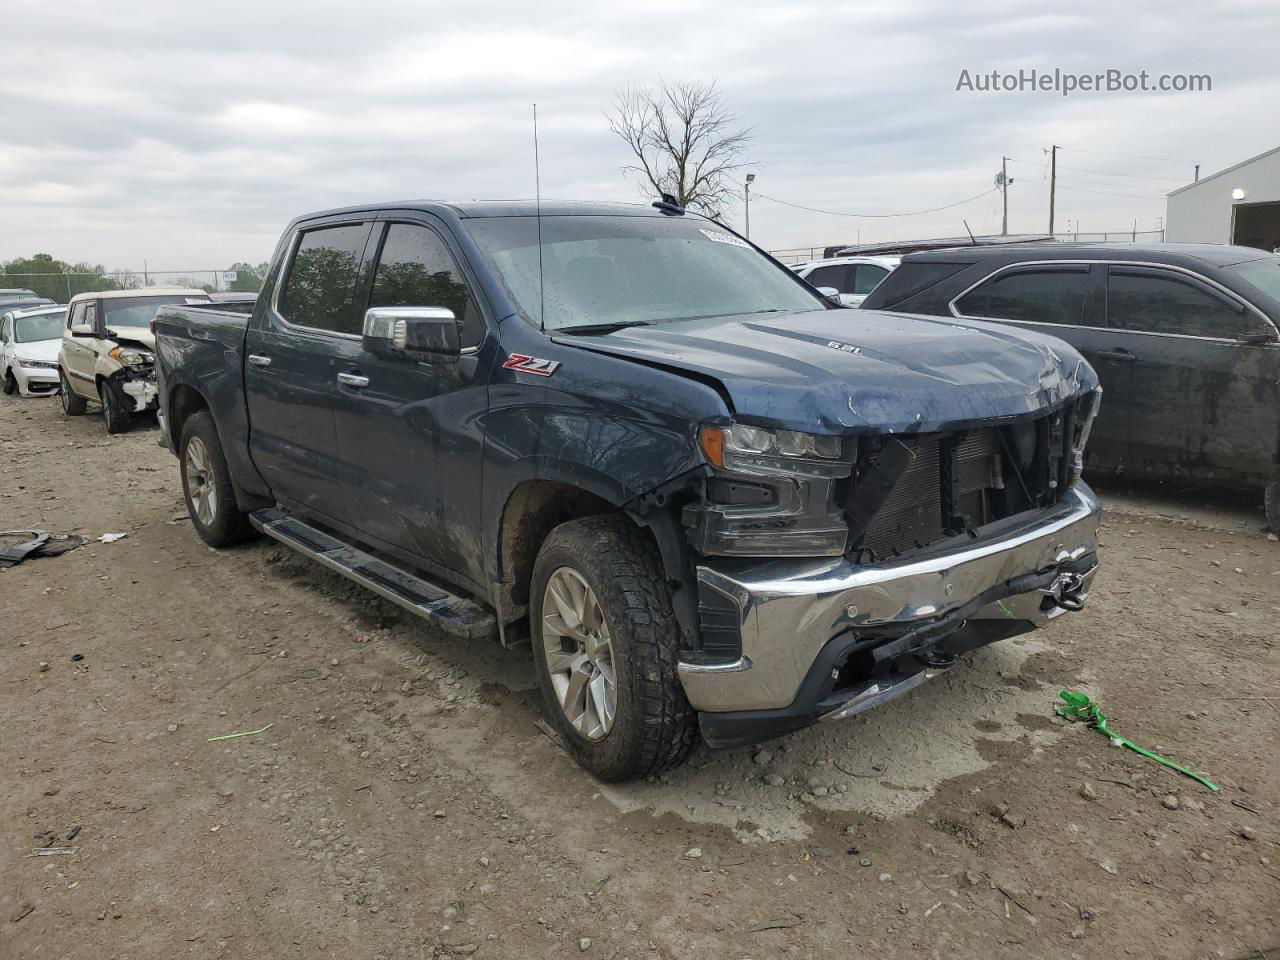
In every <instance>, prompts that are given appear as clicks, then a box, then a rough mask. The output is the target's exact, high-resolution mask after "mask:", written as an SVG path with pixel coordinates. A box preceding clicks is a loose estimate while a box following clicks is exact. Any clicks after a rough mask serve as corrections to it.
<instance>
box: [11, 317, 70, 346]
mask: <svg viewBox="0 0 1280 960" xmlns="http://www.w3.org/2000/svg"><path fill="white" fill-rule="evenodd" d="M66 315H67V312H66V311H65V310H58V311H57V312H55V313H38V314H36V315H35V316H32V317H15V318H14V320H13V339H14V341H15V342H17V343H35V342H36V341H37V340H57V339H58V338H59V337H60V336H62V320H63V318H64V317H65V316H66Z"/></svg>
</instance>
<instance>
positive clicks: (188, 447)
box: [178, 410, 254, 547]
mask: <svg viewBox="0 0 1280 960" xmlns="http://www.w3.org/2000/svg"><path fill="white" fill-rule="evenodd" d="M193 440H195V441H198V444H197V446H195V447H193V446H192V441H193ZM197 452H198V453H199V454H200V455H201V456H200V457H199V461H200V466H201V469H200V470H198V471H197V470H194V469H193V454H195V453H197ZM178 463H179V464H180V467H179V472H180V473H181V474H182V497H183V500H185V501H186V504H187V513H189V514H190V515H191V525H192V526H194V527H195V528H196V533H198V534H199V535H200V539H201V540H203V541H204V542H205V543H207V544H209V546H211V547H230V546H234V545H235V544H237V543H242V542H244V541H245V540H248V539H249V538H250V537H252V536H253V535H254V529H253V526H252V525H251V524H250V523H249V515H248V514H247V513H245V512H244V511H243V510H241V509H240V507H239V506H238V505H237V504H236V492H235V487H233V486H232V484H231V471H230V470H228V469H227V458H226V457H225V456H224V455H223V453H222V442H221V441H220V440H219V439H218V428H217V426H215V425H214V422H213V417H212V416H210V415H209V412H208V411H207V410H200V411H198V412H196V413H193V414H192V415H191V416H190V417H188V418H187V420H186V422H185V423H183V425H182V436H181V438H180V439H179V440H178ZM201 475H202V476H201ZM203 483H207V484H209V488H210V490H209V493H212V497H211V498H210V501H208V502H209V510H208V511H207V512H206V515H205V517H204V518H202V517H201V511H200V510H198V509H197V505H196V496H195V495H196V493H197V488H198V487H199V486H200V485H201V484H203Z"/></svg>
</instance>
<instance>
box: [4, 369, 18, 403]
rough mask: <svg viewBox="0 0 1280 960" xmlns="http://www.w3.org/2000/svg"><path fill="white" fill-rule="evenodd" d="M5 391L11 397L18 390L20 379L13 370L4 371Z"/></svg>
mask: <svg viewBox="0 0 1280 960" xmlns="http://www.w3.org/2000/svg"><path fill="white" fill-rule="evenodd" d="M4 392H5V394H6V395H8V396H10V397H12V396H13V395H14V394H15V393H17V392H18V381H17V378H15V377H14V375H13V371H12V370H6V371H5V372H4Z"/></svg>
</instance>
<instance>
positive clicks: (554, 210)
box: [298, 200, 697, 220]
mask: <svg viewBox="0 0 1280 960" xmlns="http://www.w3.org/2000/svg"><path fill="white" fill-rule="evenodd" d="M381 210H424V211H426V212H428V213H441V212H444V211H448V212H450V213H452V214H453V215H454V216H457V217H463V218H467V219H475V218H482V217H533V216H537V215H538V214H539V213H541V214H542V216H544V217H661V216H667V214H664V213H663V212H662V211H661V210H658V209H657V208H655V207H654V206H653V205H652V204H648V203H609V202H604V201H594V200H581V201H580V200H543V201H541V203H539V202H538V201H537V200H461V201H455V200H397V201H392V202H388V203H362V204H360V205H359V206H353V207H338V208H336V209H333V210H318V211H316V212H314V213H308V214H306V215H304V216H302V217H299V218H298V219H299V220H312V219H316V218H319V217H329V216H334V215H335V214H343V213H362V212H374V211H381ZM690 215H691V216H697V214H694V213H692V211H690Z"/></svg>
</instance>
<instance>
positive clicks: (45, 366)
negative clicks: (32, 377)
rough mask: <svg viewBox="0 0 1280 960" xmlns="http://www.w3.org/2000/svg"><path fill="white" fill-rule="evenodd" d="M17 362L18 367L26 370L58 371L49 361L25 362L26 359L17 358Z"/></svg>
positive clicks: (56, 366)
mask: <svg viewBox="0 0 1280 960" xmlns="http://www.w3.org/2000/svg"><path fill="white" fill-rule="evenodd" d="M17 360H18V366H20V367H24V368H26V369H27V370H57V369H58V365H57V364H56V363H53V362H51V361H49V360H27V359H24V358H23V357H18V358H17Z"/></svg>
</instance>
